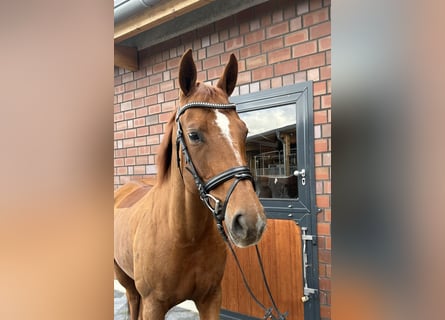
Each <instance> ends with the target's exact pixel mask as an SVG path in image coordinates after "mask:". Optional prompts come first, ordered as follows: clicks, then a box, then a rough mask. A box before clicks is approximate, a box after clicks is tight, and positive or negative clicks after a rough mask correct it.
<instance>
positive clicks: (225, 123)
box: [214, 110, 242, 165]
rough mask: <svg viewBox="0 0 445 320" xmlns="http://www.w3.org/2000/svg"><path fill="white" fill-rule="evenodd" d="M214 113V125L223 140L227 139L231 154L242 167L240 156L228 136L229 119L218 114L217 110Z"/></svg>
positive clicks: (230, 137)
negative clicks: (219, 131)
mask: <svg viewBox="0 0 445 320" xmlns="http://www.w3.org/2000/svg"><path fill="white" fill-rule="evenodd" d="M214 111H215V115H216V120H215V122H216V125H217V126H218V127H219V129H220V130H221V135H222V136H223V137H224V138H225V139H227V142H228V143H229V145H230V146H232V150H233V154H234V155H235V158H236V161H238V164H239V165H242V160H241V156H240V154H239V152H238V150H237V149H236V148H235V146H234V145H233V139H232V136H231V135H230V127H229V125H230V121H229V118H228V117H227V116H226V115H225V114H223V113H221V112H219V110H214Z"/></svg>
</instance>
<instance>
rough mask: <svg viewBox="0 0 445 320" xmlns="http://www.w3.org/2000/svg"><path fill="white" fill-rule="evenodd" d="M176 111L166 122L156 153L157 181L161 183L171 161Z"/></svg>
mask: <svg viewBox="0 0 445 320" xmlns="http://www.w3.org/2000/svg"><path fill="white" fill-rule="evenodd" d="M175 116H176V113H175V112H173V113H172V116H171V117H170V120H169V121H168V122H167V125H166V127H165V132H164V137H163V138H162V141H161V144H160V145H159V150H158V155H157V160H156V163H157V166H158V174H157V176H158V178H157V183H158V184H161V183H162V182H164V181H165V179H167V177H168V173H169V169H170V164H171V161H172V153H173V145H172V135H173V128H174V123H175Z"/></svg>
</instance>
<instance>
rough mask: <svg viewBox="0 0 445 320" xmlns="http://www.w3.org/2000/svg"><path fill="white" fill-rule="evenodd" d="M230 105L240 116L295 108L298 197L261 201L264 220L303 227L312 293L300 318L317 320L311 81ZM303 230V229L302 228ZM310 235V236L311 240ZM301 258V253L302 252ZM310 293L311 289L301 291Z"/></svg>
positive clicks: (228, 313) (236, 98)
mask: <svg viewBox="0 0 445 320" xmlns="http://www.w3.org/2000/svg"><path fill="white" fill-rule="evenodd" d="M230 100H231V102H233V103H235V104H236V105H237V111H238V113H239V114H240V115H241V117H242V114H243V113H245V112H250V111H256V110H261V109H267V108H273V107H279V106H284V105H292V104H294V105H295V110H296V134H297V137H296V139H297V140H296V142H297V143H296V148H297V152H296V154H297V164H298V170H301V169H305V184H304V185H303V184H302V179H301V176H300V177H299V179H298V188H299V192H298V197H297V198H294V199H265V198H262V199H261V202H262V204H263V206H264V208H265V210H266V215H267V217H268V219H286V220H293V221H295V223H296V224H298V225H299V226H300V227H301V228H306V229H305V233H306V235H307V237H304V239H302V242H303V243H302V244H303V246H302V248H303V247H304V248H306V267H305V266H304V261H303V263H302V266H303V269H304V268H305V269H306V270H304V271H305V274H306V277H305V283H304V284H302V285H304V286H307V287H308V288H309V289H315V293H308V295H307V296H308V300H307V301H306V302H305V303H304V319H305V320H319V319H320V301H319V297H318V288H319V281H318V250H317V248H318V247H317V241H316V239H317V238H316V232H317V213H318V210H317V208H316V202H315V172H314V171H315V156H314V125H313V88H312V81H308V82H303V83H298V84H293V85H290V86H285V87H280V88H276V89H269V90H265V91H261V92H255V93H251V94H245V95H241V96H233V97H231V98H230ZM302 230H303V229H302ZM311 236H312V237H311ZM303 256H304V252H303ZM305 292H311V290H307V291H306V290H305ZM221 319H252V318H249V317H247V316H245V315H241V314H237V313H234V312H231V311H228V310H223V311H222V312H221Z"/></svg>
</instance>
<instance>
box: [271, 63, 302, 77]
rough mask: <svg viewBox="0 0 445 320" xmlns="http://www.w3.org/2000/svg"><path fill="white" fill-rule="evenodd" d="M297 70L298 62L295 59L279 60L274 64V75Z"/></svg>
mask: <svg viewBox="0 0 445 320" xmlns="http://www.w3.org/2000/svg"><path fill="white" fill-rule="evenodd" d="M297 71H298V64H297V61H296V60H290V61H286V62H281V63H278V64H275V65H274V75H275V76H279V75H283V74H288V73H293V72H297Z"/></svg>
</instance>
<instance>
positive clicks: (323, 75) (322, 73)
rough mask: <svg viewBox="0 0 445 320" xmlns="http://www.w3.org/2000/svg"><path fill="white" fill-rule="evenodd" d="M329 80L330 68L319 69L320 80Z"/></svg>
mask: <svg viewBox="0 0 445 320" xmlns="http://www.w3.org/2000/svg"><path fill="white" fill-rule="evenodd" d="M325 79H331V66H330V65H329V66H324V67H321V68H320V80H325Z"/></svg>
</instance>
